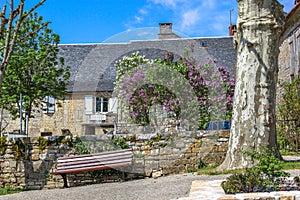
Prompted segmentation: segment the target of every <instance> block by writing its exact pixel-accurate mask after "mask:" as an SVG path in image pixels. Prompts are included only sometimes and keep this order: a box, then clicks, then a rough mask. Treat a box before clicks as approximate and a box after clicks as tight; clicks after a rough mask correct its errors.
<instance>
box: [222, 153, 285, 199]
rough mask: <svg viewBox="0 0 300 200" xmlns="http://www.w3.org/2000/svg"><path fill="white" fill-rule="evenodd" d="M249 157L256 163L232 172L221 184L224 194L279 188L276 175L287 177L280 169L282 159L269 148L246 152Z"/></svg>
mask: <svg viewBox="0 0 300 200" xmlns="http://www.w3.org/2000/svg"><path fill="white" fill-rule="evenodd" d="M247 154H248V155H249V156H250V157H251V158H253V159H255V160H257V161H258V163H257V165H255V166H253V167H251V168H247V169H246V171H245V172H242V173H234V174H233V175H231V176H229V177H228V178H227V179H226V181H225V182H223V183H222V184H221V186H222V188H223V189H224V191H225V193H226V194H234V193H242V192H245V193H248V192H264V191H268V192H270V191H274V190H278V189H279V187H278V186H279V182H278V181H276V180H278V179H276V178H278V177H287V176H289V174H288V173H286V172H284V171H282V161H280V160H279V159H278V158H276V157H275V156H274V155H273V154H272V152H271V151H270V150H267V149H263V151H262V152H260V153H258V152H248V153H247Z"/></svg>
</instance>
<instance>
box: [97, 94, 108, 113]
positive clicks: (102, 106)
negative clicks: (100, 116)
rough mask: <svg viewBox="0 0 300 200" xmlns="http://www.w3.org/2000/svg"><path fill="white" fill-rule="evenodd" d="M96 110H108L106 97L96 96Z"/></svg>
mask: <svg viewBox="0 0 300 200" xmlns="http://www.w3.org/2000/svg"><path fill="white" fill-rule="evenodd" d="M95 102H96V105H95V110H96V112H108V98H103V97H96V99H95Z"/></svg>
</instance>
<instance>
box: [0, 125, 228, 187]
mask: <svg viewBox="0 0 300 200" xmlns="http://www.w3.org/2000/svg"><path fill="white" fill-rule="evenodd" d="M228 137H229V131H202V132H201V131H197V132H192V131H190V132H189V131H188V132H176V131H172V134H171V135H168V134H165V133H163V132H162V133H161V134H156V135H155V134H148V135H145V134H141V135H139V134H116V135H98V136H85V137H83V138H82V141H83V142H84V144H85V145H87V146H88V147H89V148H90V149H91V150H94V151H97V152H100V151H108V150H111V149H116V148H120V147H118V146H116V144H115V143H114V142H112V141H118V140H124V141H126V143H127V144H128V145H129V147H130V148H132V150H133V163H132V166H130V167H126V168H123V169H122V170H123V171H124V172H126V173H125V174H126V176H125V179H132V178H136V177H137V176H141V175H142V176H149V177H159V176H164V175H168V174H175V173H183V172H191V171H195V170H197V169H198V168H199V165H201V166H203V165H204V164H206V165H217V164H220V163H221V162H222V161H223V159H224V157H225V154H226V151H227V141H228ZM40 138H41V137H39V138H23V139H18V140H16V141H17V143H18V144H19V145H18V147H19V148H16V145H15V143H14V142H8V143H7V148H6V149H5V150H4V152H3V151H2V150H3V149H2V148H1V152H2V154H1V155H0V169H1V170H0V187H3V186H6V185H10V186H13V187H17V188H28V189H43V188H56V187H62V186H63V181H62V178H61V176H59V175H51V174H50V173H49V172H51V171H52V170H55V163H56V160H57V158H58V157H61V156H65V155H70V154H74V153H75V149H74V148H73V147H72V145H70V144H71V143H70V141H72V138H71V136H65V137H63V136H60V137H43V138H44V139H45V140H47V141H50V143H47V144H48V145H47V146H43V145H42V144H43V143H41V142H40ZM51 141H52V142H51ZM67 177H68V180H69V185H70V186H78V185H86V184H91V183H100V182H104V181H105V182H107V181H118V180H120V179H121V178H122V172H120V171H111V172H105V173H100V175H99V176H93V175H92V174H91V173H89V172H87V173H76V174H69V175H68V176H67Z"/></svg>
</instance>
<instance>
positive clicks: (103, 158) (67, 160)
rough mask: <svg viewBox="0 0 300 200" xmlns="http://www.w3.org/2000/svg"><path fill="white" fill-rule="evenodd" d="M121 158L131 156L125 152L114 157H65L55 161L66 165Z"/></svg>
mask: <svg viewBox="0 0 300 200" xmlns="http://www.w3.org/2000/svg"><path fill="white" fill-rule="evenodd" d="M123 157H132V154H131V153H130V152H125V153H123V154H121V153H117V154H114V155H104V156H102V155H93V156H92V155H91V156H89V157H87V156H86V157H73V156H72V157H71V156H69V157H67V158H64V159H58V160H57V163H68V162H73V161H82V160H95V159H97V160H99V161H102V160H113V159H120V158H123Z"/></svg>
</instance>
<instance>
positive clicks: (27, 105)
mask: <svg viewBox="0 0 300 200" xmlns="http://www.w3.org/2000/svg"><path fill="white" fill-rule="evenodd" d="M38 27H43V28H42V29H39V31H38V32H35V33H32V34H31V35H30V37H27V39H26V40H24V41H20V42H18V43H17V44H16V46H15V51H14V55H13V56H12V58H11V61H10V64H9V65H8V66H7V70H6V76H5V77H4V80H3V84H2V92H1V101H0V104H1V106H2V107H4V108H5V109H6V110H8V111H9V112H10V114H11V115H12V116H13V117H18V115H19V109H20V104H19V99H20V94H22V96H23V106H22V108H23V110H24V111H25V113H26V115H27V116H29V117H32V113H33V112H32V111H33V108H40V107H41V106H42V105H43V104H42V103H43V100H44V99H45V97H48V96H51V97H53V98H57V99H62V98H64V96H65V95H66V85H67V83H68V80H69V67H66V66H65V65H64V60H63V58H59V59H58V58H57V53H58V46H57V45H58V43H59V35H57V34H55V33H53V31H52V30H51V29H50V28H48V23H47V22H43V18H42V17H41V16H38V15H37V13H34V14H31V15H29V17H28V18H26V19H25V20H24V21H23V22H22V24H21V27H20V30H19V37H24V36H26V35H27V33H28V32H30V31H31V30H36V29H38Z"/></svg>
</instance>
